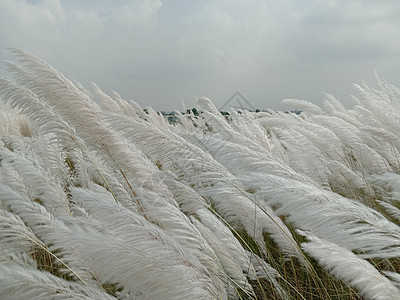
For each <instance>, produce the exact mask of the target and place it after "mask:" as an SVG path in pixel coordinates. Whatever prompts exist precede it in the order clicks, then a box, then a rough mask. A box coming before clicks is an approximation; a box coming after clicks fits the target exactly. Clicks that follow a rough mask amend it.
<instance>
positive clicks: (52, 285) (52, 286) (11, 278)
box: [0, 264, 116, 300]
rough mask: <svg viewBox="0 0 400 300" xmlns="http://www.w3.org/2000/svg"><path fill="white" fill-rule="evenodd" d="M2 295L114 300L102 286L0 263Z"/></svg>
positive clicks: (15, 298) (53, 299) (6, 299)
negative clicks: (89, 284) (97, 286)
mask: <svg viewBox="0 0 400 300" xmlns="http://www.w3.org/2000/svg"><path fill="white" fill-rule="evenodd" d="M0 295H1V299H4V300H19V299H21V300H22V299H33V300H57V299H59V300H62V299H71V300H85V299H86V300H91V299H98V300H112V299H114V300H115V299H116V298H114V297H112V296H110V295H108V294H107V293H105V292H104V291H102V290H101V289H97V288H93V287H89V286H86V285H83V284H80V283H76V282H72V281H66V280H63V279H61V278H59V277H56V276H54V275H52V274H50V273H48V272H44V271H39V270H37V269H34V268H28V267H21V266H18V265H12V264H0Z"/></svg>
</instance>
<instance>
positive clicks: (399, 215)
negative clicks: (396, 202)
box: [378, 201, 400, 222]
mask: <svg viewBox="0 0 400 300" xmlns="http://www.w3.org/2000/svg"><path fill="white" fill-rule="evenodd" d="M378 203H379V204H380V205H381V206H383V207H384V208H385V210H386V211H387V212H388V214H389V215H390V216H392V217H393V218H395V219H397V221H399V222H400V209H398V208H397V207H395V206H393V205H391V204H389V203H387V202H384V201H378Z"/></svg>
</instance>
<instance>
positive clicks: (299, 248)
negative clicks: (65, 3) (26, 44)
mask: <svg viewBox="0 0 400 300" xmlns="http://www.w3.org/2000/svg"><path fill="white" fill-rule="evenodd" d="M12 51H13V52H14V54H15V56H16V58H17V59H18V61H19V63H18V64H15V63H10V62H7V63H6V65H7V68H8V70H9V72H10V74H11V75H12V79H6V78H1V79H0V98H1V100H2V101H1V103H0V252H1V253H0V295H1V298H2V299H400V290H399V285H400V284H399V282H400V279H399V278H400V274H399V272H400V260H399V257H400V227H399V222H400V203H399V201H400V198H399V188H398V186H399V185H398V183H399V182H400V176H399V174H400V142H399V141H400V90H399V89H398V88H396V87H395V86H393V85H391V84H389V83H387V82H386V81H385V80H384V79H383V78H382V77H381V76H379V75H377V81H378V85H379V88H378V89H373V88H370V87H368V86H367V85H366V84H365V83H361V84H360V85H355V90H356V95H355V96H354V102H355V105H354V107H353V108H352V109H346V108H345V107H344V106H343V105H342V104H341V103H340V101H339V100H337V99H336V98H335V97H334V96H332V95H328V94H326V95H325V97H326V100H325V102H324V105H323V107H318V106H316V105H314V104H312V103H310V102H307V101H303V100H296V99H288V100H285V102H286V104H287V105H289V106H290V105H293V106H294V107H296V108H298V109H301V111H302V112H301V113H300V114H292V113H283V112H275V111H272V110H268V111H261V112H249V111H236V110H233V109H231V110H229V111H227V112H224V114H221V113H220V112H219V111H218V109H217V108H216V107H215V105H214V104H213V103H212V101H210V100H209V99H207V98H201V99H199V100H198V103H197V107H196V112H195V110H192V111H188V112H185V113H180V112H176V118H177V121H176V122H173V123H170V122H169V121H168V120H167V119H166V118H165V117H164V116H163V115H162V114H160V113H158V112H156V111H155V110H153V109H152V108H145V109H143V108H142V107H140V106H139V105H138V104H137V103H136V102H134V101H132V100H125V99H123V98H122V97H121V96H120V95H119V94H118V93H116V92H113V93H112V94H111V95H107V94H105V93H104V92H103V91H102V90H101V88H100V87H99V86H97V85H93V87H92V90H93V92H89V91H88V90H87V89H86V88H84V87H83V86H82V85H81V84H79V83H77V82H75V81H73V80H70V79H68V78H66V77H65V76H63V75H62V74H61V73H59V72H58V71H57V70H55V69H54V68H52V67H51V66H50V65H48V64H47V63H46V62H44V61H43V60H41V59H39V58H37V57H35V56H33V55H31V54H29V53H27V52H24V51H21V50H17V49H14V50H12ZM361 297H362V298H361Z"/></svg>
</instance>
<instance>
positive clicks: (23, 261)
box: [0, 209, 43, 267]
mask: <svg viewBox="0 0 400 300" xmlns="http://www.w3.org/2000/svg"><path fill="white" fill-rule="evenodd" d="M42 244H43V242H42V241H40V240H39V238H37V237H36V236H35V234H34V233H33V232H32V230H31V229H30V228H29V227H27V226H26V225H25V224H24V223H23V221H22V220H21V219H20V218H19V217H18V216H16V215H15V214H13V213H10V212H8V211H6V210H3V209H0V253H1V255H0V263H4V262H12V263H16V264H20V265H29V266H32V267H36V261H35V260H33V259H32V257H31V256H30V255H29V254H30V252H31V251H32V247H34V246H37V245H42Z"/></svg>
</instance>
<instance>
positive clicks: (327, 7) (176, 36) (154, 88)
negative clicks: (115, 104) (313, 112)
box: [0, 0, 400, 110]
mask: <svg viewBox="0 0 400 300" xmlns="http://www.w3.org/2000/svg"><path fill="white" fill-rule="evenodd" d="M399 16H400V1H399V0H337V1H334V0H314V1H313V0H279V1H278V0H196V1H189V0H113V1H109V0H96V1H94V0H93V1H91V0H29V1H27V0H0V59H1V60H12V61H14V58H13V57H12V55H11V53H10V51H9V50H7V49H6V48H8V47H16V48H20V49H23V50H27V51H29V52H31V53H32V54H35V55H37V56H39V57H41V58H43V59H44V60H46V61H47V62H48V63H50V64H51V65H52V66H53V67H55V68H56V69H57V70H58V71H60V72H61V73H63V74H64V75H66V76H67V77H69V78H70V79H75V80H77V81H79V82H81V83H82V84H83V85H84V86H86V87H88V88H89V89H90V82H95V83H97V84H98V85H99V86H100V87H101V88H102V89H103V90H104V91H105V92H107V93H109V92H110V91H112V90H115V91H117V92H119V93H120V94H121V96H122V97H123V98H126V99H133V100H135V101H137V102H138V103H139V104H140V105H142V106H143V107H145V106H152V107H154V108H155V109H158V110H171V109H181V108H182V100H183V101H184V103H185V105H186V107H194V105H195V99H196V97H197V98H198V97H201V96H206V97H208V98H210V99H211V100H213V101H214V103H215V104H216V105H217V106H218V107H219V106H221V105H222V104H223V103H224V102H225V101H226V100H227V99H228V98H229V97H230V96H231V95H232V94H233V93H234V92H236V91H239V92H240V93H241V94H243V95H244V96H245V97H246V98H247V99H248V100H249V101H250V102H251V103H253V105H254V106H256V107H258V108H272V109H285V107H284V106H283V105H282V104H281V103H280V101H281V100H283V99H286V98H297V99H305V100H309V101H311V102H313V103H316V104H318V105H320V104H321V102H322V100H323V98H324V97H323V95H322V93H321V92H328V93H331V94H333V95H335V96H336V97H337V98H338V99H339V100H341V101H342V102H343V103H345V105H346V106H347V107H351V106H352V100H351V98H350V94H352V93H354V90H353V87H352V83H359V82H360V81H361V80H365V81H367V83H369V84H371V85H372V86H375V85H376V84H375V79H374V71H375V70H376V71H378V72H379V73H380V74H381V75H383V76H384V77H385V78H386V79H387V81H389V82H391V83H393V84H395V85H397V86H400V17H399ZM0 76H8V74H7V73H6V71H5V68H4V66H3V65H2V66H1V67H0Z"/></svg>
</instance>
